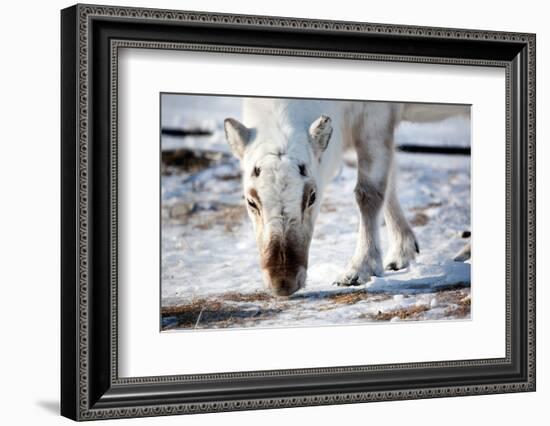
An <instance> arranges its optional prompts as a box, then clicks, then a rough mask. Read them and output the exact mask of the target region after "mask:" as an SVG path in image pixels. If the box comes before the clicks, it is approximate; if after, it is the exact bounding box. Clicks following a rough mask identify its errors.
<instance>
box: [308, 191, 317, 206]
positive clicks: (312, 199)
mask: <svg viewBox="0 0 550 426" xmlns="http://www.w3.org/2000/svg"><path fill="white" fill-rule="evenodd" d="M313 203H315V191H311V194H310V195H309V201H308V204H307V206H308V207H311V206H312V205H313Z"/></svg>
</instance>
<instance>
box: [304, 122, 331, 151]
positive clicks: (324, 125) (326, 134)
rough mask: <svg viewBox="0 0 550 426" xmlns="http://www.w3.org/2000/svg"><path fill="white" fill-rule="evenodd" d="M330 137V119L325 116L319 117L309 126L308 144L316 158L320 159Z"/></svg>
mask: <svg viewBox="0 0 550 426" xmlns="http://www.w3.org/2000/svg"><path fill="white" fill-rule="evenodd" d="M331 135H332V126H331V124H330V117H328V116H326V115H322V116H320V117H319V118H318V119H317V120H315V121H314V122H313V123H311V126H309V138H310V142H311V145H312V146H313V151H314V152H315V154H316V155H317V157H320V156H321V154H322V153H323V152H324V151H325V149H327V146H328V143H329V141H330V136H331Z"/></svg>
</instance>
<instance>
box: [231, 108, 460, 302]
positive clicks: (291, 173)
mask: <svg viewBox="0 0 550 426" xmlns="http://www.w3.org/2000/svg"><path fill="white" fill-rule="evenodd" d="M462 111H463V109H461V107H456V108H453V107H448V106H447V107H446V108H440V109H434V108H433V106H432V107H427V106H422V105H419V104H401V103H386V102H338V101H316V100H295V99H294V100H293V99H267V98H246V99H244V100H243V121H244V124H242V123H240V122H238V121H237V120H235V119H233V118H227V119H226V120H225V122H224V125H225V132H226V137H227V140H228V142H229V145H230V146H231V149H232V151H233V153H234V154H235V155H236V156H237V157H238V158H239V159H240V161H241V167H242V171H243V190H244V196H245V200H246V204H247V209H248V214H249V216H250V219H251V220H252V223H253V225H254V230H255V234H256V241H257V245H258V249H259V252H260V266H261V269H262V274H263V277H264V281H265V283H266V285H267V286H268V288H270V289H271V291H272V292H273V293H274V294H275V295H278V296H288V295H291V294H292V293H294V292H296V291H297V290H299V289H300V288H302V287H304V285H305V282H306V272H307V264H308V254H309V246H310V242H311V237H312V235H313V228H314V224H315V220H316V218H317V215H318V213H319V209H320V206H321V201H322V199H323V192H324V189H325V187H326V185H327V184H328V183H329V182H330V181H331V179H332V178H333V177H334V175H335V173H336V172H337V170H339V168H340V162H341V158H342V153H343V151H344V150H345V149H347V148H354V149H355V151H356V153H357V167H358V175H357V184H356V186H355V198H356V200H357V204H358V207H359V211H360V215H361V218H360V221H359V234H358V237H357V246H356V249H355V254H354V255H353V257H352V259H351V260H350V262H349V264H348V266H347V268H346V270H345V271H344V272H343V273H342V274H341V276H340V277H338V278H337V280H336V284H338V285H341V286H350V285H360V284H364V283H366V282H367V281H369V280H370V278H371V276H373V275H376V276H381V275H382V274H383V271H384V265H385V268H386V269H392V270H398V269H402V268H405V267H407V266H408V265H409V263H410V262H411V261H412V260H414V258H415V255H416V253H418V250H419V249H418V244H417V242H416V239H415V236H414V233H413V231H412V230H411V227H410V225H409V223H408V222H407V219H406V218H405V215H404V214H403V211H402V209H401V206H400V204H399V201H398V198H397V194H396V190H395V178H394V168H395V165H394V163H395V162H394V130H395V128H396V126H397V124H399V122H400V120H403V119H404V120H409V121H436V120H440V119H443V118H446V117H448V116H452V115H456V114H460V113H461V112H462ZM350 195H351V194H350ZM382 208H383V210H384V217H385V221H386V225H387V229H388V232H389V236H390V248H389V252H388V254H387V256H386V259H385V263H384V264H383V263H382V253H381V250H380V244H379V238H378V231H379V226H378V225H379V224H378V218H379V213H380V211H381V210H382Z"/></svg>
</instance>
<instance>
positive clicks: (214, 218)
mask: <svg viewBox="0 0 550 426" xmlns="http://www.w3.org/2000/svg"><path fill="white" fill-rule="evenodd" d="M245 216H246V210H245V208H244V206H241V205H236V206H235V205H227V206H224V207H223V208H222V209H220V210H218V211H214V212H208V213H204V212H202V215H201V217H200V220H199V221H198V222H197V223H196V224H195V225H194V226H195V228H197V229H201V230H203V231H206V230H208V229H211V228H212V227H213V226H215V225H222V226H223V227H224V228H225V231H226V232H233V231H234V230H235V228H236V227H238V226H240V225H241V223H242V222H243V219H244V218H245Z"/></svg>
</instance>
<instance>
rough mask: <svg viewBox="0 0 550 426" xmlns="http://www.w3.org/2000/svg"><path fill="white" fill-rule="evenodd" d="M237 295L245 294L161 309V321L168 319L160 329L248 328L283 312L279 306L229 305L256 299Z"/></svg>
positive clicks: (193, 301) (203, 299)
mask: <svg viewBox="0 0 550 426" xmlns="http://www.w3.org/2000/svg"><path fill="white" fill-rule="evenodd" d="M240 296H245V295H238V294H237V293H235V294H229V295H227V299H225V300H224V299H218V298H211V299H207V298H196V299H193V300H192V301H191V302H189V303H185V304H180V305H177V306H169V307H163V308H162V309H161V315H162V318H163V320H167V319H170V320H171V321H168V322H167V325H166V326H163V329H165V330H168V329H174V328H226V327H234V326H249V325H252V324H254V323H256V322H258V321H262V320H266V319H269V318H271V317H273V316H274V315H277V314H279V313H280V312H282V310H283V308H282V307H262V306H257V307H241V306H239V305H237V304H235V303H231V302H247V301H256V300H257V299H254V298H253V297H250V298H246V297H240ZM251 296H253V295H251ZM260 298H263V296H260ZM228 302H229V303H228ZM163 323H164V321H163Z"/></svg>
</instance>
